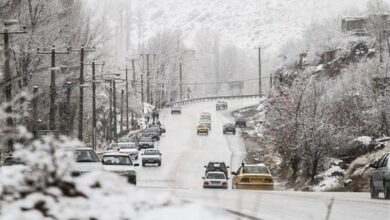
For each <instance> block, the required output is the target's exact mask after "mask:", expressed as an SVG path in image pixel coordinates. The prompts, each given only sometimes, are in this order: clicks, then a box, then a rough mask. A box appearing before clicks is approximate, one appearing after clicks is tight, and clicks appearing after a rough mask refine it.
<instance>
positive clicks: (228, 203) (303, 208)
mask: <svg viewBox="0 0 390 220" xmlns="http://www.w3.org/2000/svg"><path fill="white" fill-rule="evenodd" d="M228 102H229V110H228V111H218V112H217V111H215V102H211V101H210V102H204V103H195V104H189V105H185V106H183V107H182V114H181V115H171V114H170V112H169V110H163V112H162V113H161V121H162V123H163V124H164V125H165V127H166V129H167V134H165V135H164V136H163V137H162V138H161V141H160V142H159V143H157V147H158V148H159V149H160V151H161V152H162V153H163V160H162V166H161V167H140V168H139V170H138V185H139V187H142V188H145V189H147V190H150V191H158V192H168V193H171V194H173V195H174V196H176V197H178V198H181V199H184V200H187V201H201V202H204V203H207V204H209V205H211V206H217V207H219V208H224V209H227V210H230V211H231V212H232V213H233V214H234V213H236V214H241V216H242V219H251V218H249V217H253V218H252V219H302V220H303V219H308V220H309V219H310V220H311V219H326V216H327V213H328V211H330V212H329V219H343V220H346V219H354V220H356V219H362V220H363V219H364V220H366V219H384V220H388V219H390V201H386V200H382V199H379V200H371V199H370V198H369V194H368V193H321V192H294V191H271V192H270V191H251V190H232V189H229V190H203V189H202V179H201V177H202V176H204V168H203V165H205V164H207V162H209V161H226V162H227V163H228V164H230V167H231V168H232V169H231V170H235V169H236V168H237V167H238V166H239V165H240V163H241V161H242V159H243V157H244V156H245V148H244V144H243V140H242V139H241V137H240V136H239V134H236V135H223V134H222V125H223V124H224V123H226V122H231V121H233V119H232V118H231V111H232V110H235V109H238V108H242V107H246V106H250V105H254V104H256V103H258V102H259V99H256V98H251V99H240V100H229V101H228ZM203 111H207V112H210V113H212V130H211V133H210V135H209V136H198V135H196V130H195V128H196V125H197V123H198V121H199V114H200V112H203ZM229 188H231V187H230V186H229ZM330 204H331V205H330ZM245 216H246V217H245Z"/></svg>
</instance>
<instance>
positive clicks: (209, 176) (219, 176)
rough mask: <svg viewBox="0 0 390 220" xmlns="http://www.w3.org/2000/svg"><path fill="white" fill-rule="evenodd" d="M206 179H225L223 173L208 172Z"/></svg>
mask: <svg viewBox="0 0 390 220" xmlns="http://www.w3.org/2000/svg"><path fill="white" fill-rule="evenodd" d="M206 179H226V177H225V174H223V173H208V174H207V176H206Z"/></svg>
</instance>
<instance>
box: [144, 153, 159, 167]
mask: <svg viewBox="0 0 390 220" xmlns="http://www.w3.org/2000/svg"><path fill="white" fill-rule="evenodd" d="M161 155H162V154H161V153H160V151H159V150H157V149H147V150H145V151H144V153H143V154H142V166H143V167H144V166H146V164H157V166H161Z"/></svg>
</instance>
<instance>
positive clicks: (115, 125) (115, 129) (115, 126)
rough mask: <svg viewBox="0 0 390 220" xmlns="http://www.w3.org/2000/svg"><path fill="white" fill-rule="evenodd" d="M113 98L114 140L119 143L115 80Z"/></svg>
mask: <svg viewBox="0 0 390 220" xmlns="http://www.w3.org/2000/svg"><path fill="white" fill-rule="evenodd" d="M112 87H113V88H112V89H113V90H112V98H113V103H112V104H113V106H112V107H113V113H114V138H115V143H118V132H117V121H116V86H115V80H113V81H112Z"/></svg>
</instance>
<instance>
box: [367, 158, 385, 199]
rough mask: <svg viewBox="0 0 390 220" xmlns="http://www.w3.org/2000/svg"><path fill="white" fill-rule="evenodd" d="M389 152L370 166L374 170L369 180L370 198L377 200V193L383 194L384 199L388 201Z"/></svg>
mask: <svg viewBox="0 0 390 220" xmlns="http://www.w3.org/2000/svg"><path fill="white" fill-rule="evenodd" d="M389 160H390V152H388V153H386V154H384V155H383V156H382V157H381V158H380V159H379V160H378V161H377V162H375V163H374V164H370V167H372V168H374V170H373V171H372V172H371V178H370V193H371V198H373V199H376V198H378V195H379V192H383V193H384V194H385V199H390V162H389Z"/></svg>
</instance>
